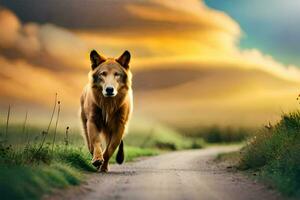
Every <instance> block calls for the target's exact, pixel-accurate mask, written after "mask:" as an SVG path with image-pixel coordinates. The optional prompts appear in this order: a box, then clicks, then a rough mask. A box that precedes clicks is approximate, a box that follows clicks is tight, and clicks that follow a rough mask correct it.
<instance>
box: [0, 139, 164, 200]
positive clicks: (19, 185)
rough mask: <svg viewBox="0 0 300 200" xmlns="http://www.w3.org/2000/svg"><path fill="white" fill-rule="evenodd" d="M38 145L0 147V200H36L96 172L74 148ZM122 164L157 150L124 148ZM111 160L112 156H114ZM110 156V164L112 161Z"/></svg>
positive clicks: (84, 152)
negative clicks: (124, 160) (124, 155)
mask: <svg viewBox="0 0 300 200" xmlns="http://www.w3.org/2000/svg"><path fill="white" fill-rule="evenodd" d="M38 148H39V146H38V145H30V146H24V147H23V148H14V147H12V146H11V145H9V146H4V145H3V144H2V145H1V146H0V155H1V157H0V177H1V179H0V193H1V199H39V198H40V197H41V196H42V195H43V194H45V193H49V192H51V191H52V190H53V189H54V188H65V187H68V186H70V185H78V184H80V183H81V182H82V180H84V178H85V175H86V173H87V172H96V169H95V168H94V167H93V166H92V165H91V164H90V160H91V155H90V154H89V152H88V151H87V150H85V149H82V148H79V147H78V146H65V145H56V146H55V147H54V149H53V150H52V146H51V145H48V144H47V145H45V146H44V147H43V148H42V149H41V150H40V151H37V150H38ZM125 152H126V161H132V160H134V159H135V158H137V157H141V156H152V155H157V154H158V151H155V150H152V149H141V148H138V147H126V148H125ZM114 157H115V155H114ZM114 157H113V158H112V160H111V161H112V162H111V163H114V162H115V159H114Z"/></svg>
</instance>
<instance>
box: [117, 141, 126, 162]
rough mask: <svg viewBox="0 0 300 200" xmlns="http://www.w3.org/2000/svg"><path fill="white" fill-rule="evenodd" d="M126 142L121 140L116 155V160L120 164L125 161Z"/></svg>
mask: <svg viewBox="0 0 300 200" xmlns="http://www.w3.org/2000/svg"><path fill="white" fill-rule="evenodd" d="M124 157H125V156H124V144H123V140H121V143H120V145H119V149H118V153H117V156H116V161H117V163H118V164H119V165H121V164H122V163H123V162H124Z"/></svg>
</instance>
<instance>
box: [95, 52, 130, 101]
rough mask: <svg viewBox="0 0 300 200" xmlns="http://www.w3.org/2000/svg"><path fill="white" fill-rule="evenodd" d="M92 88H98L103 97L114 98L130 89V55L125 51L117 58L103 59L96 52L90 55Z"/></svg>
mask: <svg viewBox="0 0 300 200" xmlns="http://www.w3.org/2000/svg"><path fill="white" fill-rule="evenodd" d="M90 59H91V64H92V71H91V72H90V77H91V84H92V87H94V88H95V87H96V88H100V89H101V90H102V94H103V96H104V97H115V96H117V94H118V93H119V92H121V91H127V90H128V89H129V87H130V81H131V80H130V79H131V77H130V76H131V74H130V71H129V61H130V53H129V51H125V52H124V53H123V54H122V55H121V56H120V57H119V58H117V59H115V58H104V57H103V56H101V55H99V54H98V53H97V51H95V50H92V51H91V53H90Z"/></svg>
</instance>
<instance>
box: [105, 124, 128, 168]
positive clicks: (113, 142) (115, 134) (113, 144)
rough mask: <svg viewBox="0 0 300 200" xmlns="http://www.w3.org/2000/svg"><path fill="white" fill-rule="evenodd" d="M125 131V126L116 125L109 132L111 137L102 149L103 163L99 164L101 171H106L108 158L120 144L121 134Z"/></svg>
mask: <svg viewBox="0 0 300 200" xmlns="http://www.w3.org/2000/svg"><path fill="white" fill-rule="evenodd" d="M124 131H125V126H124V125H123V124H122V125H118V126H117V127H116V128H115V129H114V130H113V131H112V132H111V133H110V134H111V136H110V137H111V138H110V140H109V141H108V145H107V147H106V149H105V151H104V155H103V157H104V163H103V164H102V166H101V169H100V170H101V171H102V172H107V171H108V162H109V159H110V158H111V156H112V155H113V154H114V152H115V150H116V148H117V147H118V146H119V145H120V143H121V140H122V137H123V134H124Z"/></svg>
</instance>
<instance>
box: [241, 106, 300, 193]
mask: <svg viewBox="0 0 300 200" xmlns="http://www.w3.org/2000/svg"><path fill="white" fill-rule="evenodd" d="M241 156H242V157H241V161H240V163H239V168H240V169H243V170H247V169H252V170H258V171H259V172H260V173H259V174H260V175H261V177H263V178H264V180H267V181H269V182H270V183H271V184H273V185H274V186H275V187H276V188H278V189H279V190H280V191H281V192H283V193H284V194H286V195H291V196H297V197H300V112H299V111H296V112H292V113H289V114H284V115H283V116H282V118H281V120H280V121H279V122H278V123H277V124H275V125H274V126H272V125H271V124H269V125H267V126H266V127H265V128H264V129H262V130H260V131H259V132H258V133H257V134H256V135H255V136H254V137H253V138H252V139H251V140H250V141H249V142H248V143H247V145H246V146H245V148H244V149H243V150H242V155H241Z"/></svg>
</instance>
